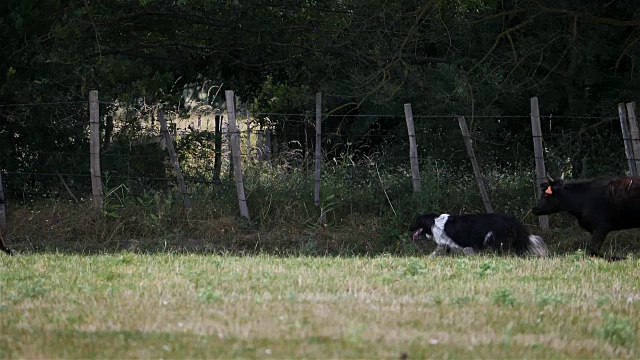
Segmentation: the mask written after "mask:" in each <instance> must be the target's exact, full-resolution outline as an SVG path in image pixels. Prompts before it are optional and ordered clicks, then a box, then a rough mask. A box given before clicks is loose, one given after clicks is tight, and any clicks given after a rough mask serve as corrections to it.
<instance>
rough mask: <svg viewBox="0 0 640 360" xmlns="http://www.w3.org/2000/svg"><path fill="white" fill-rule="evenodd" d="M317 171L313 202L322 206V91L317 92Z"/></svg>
mask: <svg viewBox="0 0 640 360" xmlns="http://www.w3.org/2000/svg"><path fill="white" fill-rule="evenodd" d="M313 160H314V165H315V172H314V183H313V202H314V204H315V205H316V206H320V162H321V161H322V93H320V92H318V93H316V148H315V153H314V156H313Z"/></svg>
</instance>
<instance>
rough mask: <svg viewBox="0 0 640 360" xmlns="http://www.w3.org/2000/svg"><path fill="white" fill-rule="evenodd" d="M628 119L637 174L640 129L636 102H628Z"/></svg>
mask: <svg viewBox="0 0 640 360" xmlns="http://www.w3.org/2000/svg"><path fill="white" fill-rule="evenodd" d="M627 120H628V121H629V132H630V133H631V145H632V146H631V147H632V148H633V157H634V160H635V163H636V175H637V174H638V173H640V131H639V130H638V118H637V116H636V103H635V102H630V103H627Z"/></svg>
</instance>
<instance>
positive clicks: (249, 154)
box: [247, 110, 251, 159]
mask: <svg viewBox="0 0 640 360" xmlns="http://www.w3.org/2000/svg"><path fill="white" fill-rule="evenodd" d="M247 157H249V159H250V158H251V113H250V112H249V110H247Z"/></svg>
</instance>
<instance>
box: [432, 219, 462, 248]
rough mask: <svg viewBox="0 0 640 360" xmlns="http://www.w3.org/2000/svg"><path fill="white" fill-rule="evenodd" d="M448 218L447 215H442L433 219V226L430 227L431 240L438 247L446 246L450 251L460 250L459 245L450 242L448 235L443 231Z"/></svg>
mask: <svg viewBox="0 0 640 360" xmlns="http://www.w3.org/2000/svg"><path fill="white" fill-rule="evenodd" d="M448 218H449V214H442V215H440V216H438V217H437V218H436V219H435V221H434V224H433V226H432V227H431V233H432V234H433V240H434V241H435V242H436V244H438V245H446V246H448V247H450V248H452V249H461V247H460V245H458V244H456V243H455V242H454V241H453V240H451V238H450V237H449V235H447V233H446V232H445V231H444V225H445V224H446V223H447V219H448Z"/></svg>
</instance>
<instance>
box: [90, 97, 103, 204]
mask: <svg viewBox="0 0 640 360" xmlns="http://www.w3.org/2000/svg"><path fill="white" fill-rule="evenodd" d="M89 154H90V156H91V158H90V163H91V169H90V171H91V194H92V200H93V207H94V208H95V209H96V210H98V211H102V209H103V206H104V201H103V198H102V179H101V177H100V106H99V104H98V91H97V90H91V91H90V92H89Z"/></svg>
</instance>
